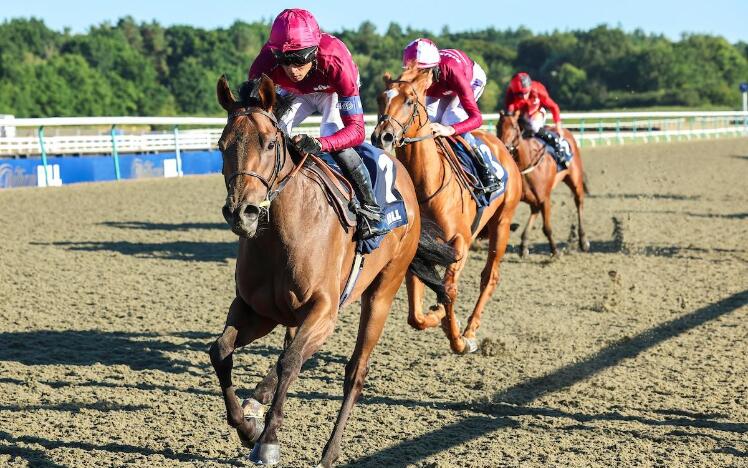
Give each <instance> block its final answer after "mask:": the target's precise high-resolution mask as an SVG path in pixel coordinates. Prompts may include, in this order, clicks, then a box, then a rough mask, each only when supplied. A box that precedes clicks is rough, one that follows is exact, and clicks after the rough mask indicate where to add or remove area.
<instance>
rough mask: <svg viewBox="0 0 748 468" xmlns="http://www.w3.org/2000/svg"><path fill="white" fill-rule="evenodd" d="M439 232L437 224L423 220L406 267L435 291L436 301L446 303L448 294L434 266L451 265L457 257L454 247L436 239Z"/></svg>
mask: <svg viewBox="0 0 748 468" xmlns="http://www.w3.org/2000/svg"><path fill="white" fill-rule="evenodd" d="M440 234H441V229H439V226H437V225H436V224H435V223H433V222H428V221H423V224H421V238H420V240H419V241H418V250H417V251H416V256H415V257H414V258H413V261H412V262H411V263H410V267H408V269H409V270H410V272H411V273H413V274H414V275H416V276H417V277H418V278H419V279H420V280H421V281H423V283H424V284H425V285H426V286H428V287H429V289H431V290H432V291H434V292H435V293H436V298H437V301H438V302H439V303H440V304H447V303H449V296H447V292H446V290H445V289H444V284H443V281H442V278H441V276H440V275H439V273H438V272H437V271H436V267H437V266H444V267H446V266H448V265H451V264H453V263H454V262H456V261H457V260H458V258H457V252H456V251H455V249H453V248H452V247H451V246H449V245H448V244H445V243H444V242H439V241H438V240H436V238H437V236H438V235H440Z"/></svg>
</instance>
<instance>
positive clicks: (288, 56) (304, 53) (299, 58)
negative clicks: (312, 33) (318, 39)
mask: <svg viewBox="0 0 748 468" xmlns="http://www.w3.org/2000/svg"><path fill="white" fill-rule="evenodd" d="M273 56H274V57H275V60H276V61H277V62H278V64H280V65H305V64H307V63H309V62H311V61H312V60H314V58H315V57H316V56H317V47H307V48H306V49H299V50H289V51H287V52H282V51H280V50H277V49H276V50H273Z"/></svg>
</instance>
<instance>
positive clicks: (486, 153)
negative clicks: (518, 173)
mask: <svg viewBox="0 0 748 468" xmlns="http://www.w3.org/2000/svg"><path fill="white" fill-rule="evenodd" d="M473 138H475V140H476V141H477V142H478V148H479V149H480V153H481V156H483V161H484V162H485V163H486V164H487V165H488V167H491V168H493V172H494V174H495V175H496V177H497V178H499V179H501V189H500V190H497V191H495V192H493V193H491V195H490V197H489V196H488V195H486V194H484V193H475V191H473V198H474V199H475V201H476V203H478V207H479V208H483V207H486V206H488V205H490V204H491V202H492V201H494V200H495V199H496V198H498V197H499V196H500V195H501V194H503V193H504V190H506V181H507V179H508V177H509V174H507V172H506V171H505V170H504V168H503V167H502V166H501V164H500V163H499V160H498V159H497V158H496V155H494V154H492V153H491V150H490V149H489V147H488V145H486V144H485V143H484V142H483V141H482V140H481V139H480V138H478V137H475V136H474V137H473ZM449 141H450V142H452V140H449ZM451 144H452V148H453V149H454V150H455V154H456V155H457V158H458V159H459V160H460V163H461V164H462V167H463V168H465V171H466V172H468V173H469V174H470V175H472V176H473V177H475V179H477V180H480V178H479V177H478V170H477V169H476V167H475V161H473V158H472V156H470V154H469V153H468V152H467V150H466V149H465V148H464V147H463V146H462V143H460V142H459V141H454V142H452V143H451Z"/></svg>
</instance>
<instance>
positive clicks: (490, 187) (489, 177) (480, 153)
mask: <svg viewBox="0 0 748 468" xmlns="http://www.w3.org/2000/svg"><path fill="white" fill-rule="evenodd" d="M461 136H462V138H463V139H464V140H465V141H467V143H468V144H469V145H470V148H469V151H468V153H469V154H470V155H471V156H472V157H473V161H475V168H476V169H477V171H478V177H479V178H480V182H481V184H482V185H483V192H485V193H492V192H495V191H497V190H500V189H501V180H500V179H499V178H498V177H496V174H494V171H493V167H491V163H490V162H488V163H487V162H486V160H488V161H490V160H491V153H490V151H489V150H488V146H486V145H479V144H478V140H477V139H476V138H475V137H474V136H473V134H472V133H470V132H468V133H463V134H462V135H461Z"/></svg>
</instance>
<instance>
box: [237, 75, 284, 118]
mask: <svg viewBox="0 0 748 468" xmlns="http://www.w3.org/2000/svg"><path fill="white" fill-rule="evenodd" d="M259 85H260V80H259V79H254V80H248V81H245V82H244V83H242V84H241V86H240V87H239V104H240V105H241V106H242V107H260V104H261V103H260V99H259V97H258V96H257V93H256V89H257V87H258V86H259ZM293 99H294V98H293V95H291V94H287V95H285V96H283V95H280V94H278V93H277V92H276V93H275V106H274V107H273V114H274V115H275V118H276V119H279V120H280V118H281V116H282V115H283V114H285V113H286V111H287V110H288V109H290V108H291V105H292V104H293Z"/></svg>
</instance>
